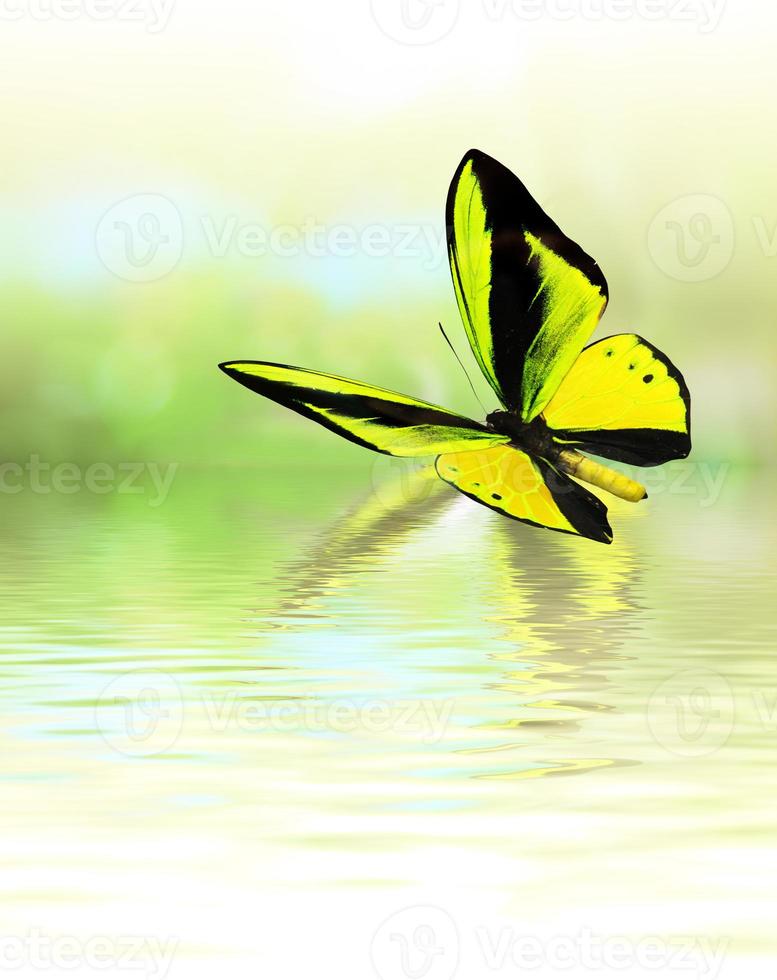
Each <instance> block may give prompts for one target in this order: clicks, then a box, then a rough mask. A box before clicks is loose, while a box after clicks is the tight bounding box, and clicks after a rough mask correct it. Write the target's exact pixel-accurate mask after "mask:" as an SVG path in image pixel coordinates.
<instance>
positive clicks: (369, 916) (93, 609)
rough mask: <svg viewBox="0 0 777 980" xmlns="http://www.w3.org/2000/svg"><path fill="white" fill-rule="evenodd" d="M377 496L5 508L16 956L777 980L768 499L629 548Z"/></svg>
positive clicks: (665, 525) (748, 478)
mask: <svg viewBox="0 0 777 980" xmlns="http://www.w3.org/2000/svg"><path fill="white" fill-rule="evenodd" d="M382 466H383V464H381V465H380V466H370V465H369V464H368V463H365V466H364V468H363V469H354V470H352V471H351V470H348V471H341V470H339V471H334V470H332V471H329V470H327V469H317V470H315V471H314V472H313V473H311V472H310V471H308V470H306V469H304V468H302V467H297V468H294V467H288V468H286V469H276V470H273V472H272V473H271V474H267V473H263V472H261V471H252V470H246V471H239V470H235V471H219V472H208V471H206V470H202V471H188V472H183V471H182V472H180V473H178V474H177V475H176V479H175V481H174V484H173V487H172V490H171V492H170V494H169V496H168V497H167V499H166V500H165V501H164V502H163V503H162V504H161V505H159V506H150V504H149V498H148V496H143V495H135V496H124V497H122V496H115V497H110V498H105V497H99V496H96V495H90V494H87V493H81V494H78V495H76V496H67V497H66V496H63V495H53V494H49V495H46V494H33V493H31V492H24V493H21V494H17V495H9V496H7V497H5V499H4V500H3V509H2V514H1V515H0V526H1V529H2V534H1V536H0V542H1V544H0V548H1V549H2V564H1V565H0V568H1V569H2V576H3V583H2V584H3V596H4V616H3V619H2V658H3V659H2V664H0V676H1V677H2V687H0V692H1V695H2V707H3V712H2V745H3V762H4V764H3V770H2V809H1V810H0V829H1V830H2V841H3V844H2V855H3V877H2V889H3V902H2V922H0V930H1V931H2V935H3V936H6V937H9V936H10V937H27V936H29V935H30V933H31V931H32V930H38V931H39V932H40V933H41V934H43V935H44V936H47V937H54V938H56V937H63V936H68V937H74V938H75V942H76V943H77V944H81V946H80V947H79V948H81V949H83V948H84V944H86V943H88V942H89V940H90V939H93V938H94V937H107V938H108V941H109V943H113V944H114V947H112V948H115V944H116V943H117V942H118V940H119V938H120V937H139V939H140V940H142V941H143V942H145V943H146V946H145V947H144V948H145V951H146V954H147V955H146V959H145V960H142V961H141V960H138V961H137V962H136V963H135V966H136V967H138V968H137V969H136V970H135V972H134V973H132V972H130V975H134V976H143V975H147V976H157V977H159V976H162V975H163V974H164V975H166V976H169V977H173V978H177V977H181V978H187V980H188V978H189V977H192V976H199V975H200V974H202V975H206V974H207V975H211V974H212V971H213V970H214V969H219V970H224V971H225V972H226V973H227V975H231V976H236V977H243V976H245V977H248V976H251V977H256V976H265V975H266V976H273V977H276V978H285V977H289V978H299V977H306V976H327V977H328V976H332V977H335V976H336V977H344V978H350V977H354V978H365V977H366V978H369V977H375V976H377V977H385V978H392V980H393V978H395V977H396V978H404V977H408V978H409V977H421V976H423V977H429V978H431V980H439V978H442V977H450V976H452V975H453V973H452V970H453V969H454V967H456V966H457V967H458V970H459V973H458V975H459V976H462V977H502V976H504V977H508V976H509V977H516V976H519V975H521V974H522V973H524V972H526V971H530V973H531V975H533V976H557V975H559V974H561V975H564V976H578V975H580V976H590V975H591V974H592V973H593V974H594V975H600V976H608V975H613V976H627V977H632V976H653V977H655V976H678V975H679V976H683V977H694V976H699V977H713V976H722V977H737V978H738V977H741V976H742V975H743V971H745V972H746V973H747V975H749V976H759V975H764V976H766V975H768V971H769V969H771V967H770V966H769V964H770V963H773V958H774V953H775V941H774V938H773V936H774V921H775V914H776V913H777V902H775V885H774V881H775V876H776V873H777V851H776V850H775V842H776V839H777V835H776V834H775V830H774V824H775V816H774V815H775V812H776V811H777V779H776V778H775V771H776V770H775V764H774V763H775V758H776V757H777V707H776V706H777V676H776V675H775V671H774V668H773V665H772V663H773V656H774V649H775V628H774V615H773V609H774V594H775V589H774V586H775V575H774V571H775V558H774V555H775V538H776V537H777V534H776V533H775V529H776V528H777V525H776V524H775V521H774V518H773V515H772V514H771V512H770V511H769V510H768V509H767V506H766V501H765V500H763V499H762V498H759V496H758V495H757V493H756V489H757V487H758V486H761V485H763V481H764V479H765V477H764V475H763V474H754V475H752V474H744V473H737V472H735V471H727V472H726V473H725V479H724V480H723V482H722V488H721V490H720V493H719V494H718V495H717V496H716V497H715V498H714V499H713V498H712V496H711V495H710V494H708V493H707V491H706V489H705V486H706V485H705V483H704V480H703V474H702V473H701V472H700V471H699V470H698V468H697V469H696V470H694V472H693V473H692V474H691V478H690V479H689V481H688V482H687V483H686V484H685V489H684V490H681V488H680V486H679V485H678V487H677V488H675V490H673V491H672V492H670V488H669V484H665V486H664V491H663V492H654V493H651V499H650V501H649V503H648V505H647V506H645V507H641V508H632V507H630V506H629V505H625V504H624V505H615V506H613V507H612V512H611V517H612V523H613V527H614V529H615V542H614V544H613V545H612V546H610V547H605V546H602V545H597V544H593V543H588V542H583V541H579V540H576V539H573V538H571V537H567V536H564V535H558V534H550V533H546V532H541V531H535V530H532V529H530V528H524V527H523V526H521V525H517V524H514V523H512V522H509V521H507V520H504V519H499V518H498V517H496V516H492V515H491V514H490V513H489V512H487V511H486V510H484V509H482V508H479V507H477V506H476V505H475V504H473V503H471V502H470V501H468V500H466V499H464V498H462V497H459V496H457V495H456V494H455V493H454V492H453V491H450V490H449V488H447V487H444V486H442V485H441V484H435V483H427V482H425V481H423V480H414V479H411V478H410V477H409V475H408V473H407V472H406V471H404V470H396V471H395V470H392V469H391V468H390V467H388V468H386V467H385V466H384V467H383V468H381V467H382ZM689 488H690V489H689ZM759 500H760V502H759V503H757V504H756V503H754V502H755V501H759ZM154 943H156V944H157V946H158V947H159V948H162V947H164V948H165V949H169V950H170V957H169V959H168V960H165V961H164V962H162V961H161V960H160V961H156V960H155V959H154V956H153V955H152V953H151V952H149V951H151V950H152V949H156V948H157V946H154ZM651 943H653V945H652V946H651V945H650V944H651ZM683 943H684V944H685V945H684V947H683V945H682V944H683ZM166 944H167V945H166ZM618 944H620V945H618ZM681 947H682V948H681ZM619 950H620V952H619ZM651 950H652V953H651ZM532 956H534V957H535V958H534V959H532ZM618 956H620V957H621V958H620V960H619V959H618ZM651 956H652V959H651ZM527 957H528V959H527ZM565 957H566V965H565V961H564V958H565ZM111 962H113V961H111ZM114 967H115V968H116V975H117V976H118V975H126V971H125V970H122V969H119V966H118V964H117V963H113V966H112V967H111V969H109V970H108V973H107V974H106V970H105V969H102V970H98V969H96V968H93V967H92V966H90V965H89V964H84V963H83V962H81V961H79V966H78V968H77V969H76V970H75V971H71V975H73V976H81V975H83V976H92V975H94V976H98V975H99V976H106V975H113V972H112V970H113V968H114ZM25 970H26V971H28V972H29V975H30V976H33V975H39V972H40V971H39V970H37V971H36V970H35V969H34V968H33V967H32V966H30V964H29V962H27V963H26V965H25V966H24V967H23V968H22V969H19V970H17V971H16V972H17V975H26V973H25ZM748 971H749V972H748ZM762 971H763V972H762Z"/></svg>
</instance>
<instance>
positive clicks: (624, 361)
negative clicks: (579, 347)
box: [543, 334, 691, 466]
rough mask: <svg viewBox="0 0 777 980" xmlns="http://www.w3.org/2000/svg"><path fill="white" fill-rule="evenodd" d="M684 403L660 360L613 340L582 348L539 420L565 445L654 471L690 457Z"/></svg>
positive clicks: (630, 339)
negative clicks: (658, 467) (670, 462)
mask: <svg viewBox="0 0 777 980" xmlns="http://www.w3.org/2000/svg"><path fill="white" fill-rule="evenodd" d="M690 404H691V402H690V395H689V394H688V388H687V387H686V384H685V381H684V380H683V377H682V375H681V374H680V372H679V371H678V370H677V368H675V366H674V365H673V364H672V362H671V361H670V360H669V358H668V357H666V355H665V354H662V353H661V351H659V350H657V349H656V348H655V347H653V345H652V344H649V343H648V342H647V341H646V340H643V339H642V338H641V337H638V336H637V335H636V334H617V335H616V336H614V337H605V339H604V340H600V341H597V342H596V343H595V344H591V345H590V346H589V347H586V348H585V350H584V351H583V352H582V354H581V355H580V357H579V358H578V359H577V361H576V362H575V364H574V365H573V366H572V368H571V369H570V371H569V373H568V374H567V375H566V377H565V378H564V380H563V381H562V383H561V386H560V387H559V389H558V391H557V392H556V393H555V395H554V396H553V398H552V399H551V401H550V402H549V404H548V405H547V406H546V408H545V411H544V413H543V415H544V418H545V421H546V423H547V424H548V426H549V427H550V429H551V430H552V432H553V435H554V436H555V437H556V438H557V439H558V440H559V441H560V442H563V443H564V444H566V445H572V446H575V447H576V448H579V449H582V450H583V451H586V450H587V451H588V452H592V453H594V454H596V455H598V456H606V457H607V458H609V459H616V460H620V461H622V462H625V463H634V464H637V465H639V466H657V465H658V464H659V463H665V462H667V460H670V459H679V458H682V457H685V456H687V455H688V453H689V452H690V450H691V437H690Z"/></svg>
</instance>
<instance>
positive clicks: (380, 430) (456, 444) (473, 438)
mask: <svg viewBox="0 0 777 980" xmlns="http://www.w3.org/2000/svg"><path fill="white" fill-rule="evenodd" d="M219 367H220V368H221V370H222V371H224V372H225V373H226V374H228V375H229V376H230V377H231V378H234V379H235V381H239V382H240V384H242V385H245V386H246V388H250V389H251V391H256V392H258V393H259V394H260V395H264V396H265V397H266V398H270V399H272V400H273V401H275V402H278V404H280V405H285V406H286V408H290V409H292V410H293V411H295V412H298V413H299V414H300V415H304V416H305V417H306V418H309V419H312V420H313V421H314V422H318V423H320V424H321V425H323V426H325V427H326V428H327V429H331V430H332V431H333V432H337V433H338V435H341V436H343V437H344V438H345V439H349V440H350V441H351V442H355V443H358V445H360V446H366V447H367V448H368V449H374V450H376V451H377V452H379V453H386V454H387V455H389V456H429V455H436V454H438V453H443V452H461V451H464V450H466V449H474V448H477V447H487V446H493V445H497V444H499V443H504V442H507V441H508V437H507V436H501V435H499V434H498V433H495V432H493V431H491V430H490V429H487V428H486V427H485V426H484V425H481V424H480V423H479V422H473V421H472V420H471V419H467V418H464V417H462V416H460V415H455V414H454V413H453V412H448V411H446V409H444V408H439V407H438V406H436V405H430V404H429V403H428V402H423V401H419V400H418V399H416V398H409V397H408V396H407V395H400V394H397V393H396V392H393V391H387V390H386V389H385V388H376V387H374V386H373V385H368V384H362V383H361V382H359V381H351V380H349V379H348V378H340V377H338V376H337V375H333V374H323V373H322V372H320V371H308V370H305V369H304V368H298V367H290V366H289V365H286V364H272V363H270V362H267V361H227V362H225V363H224V364H220V365H219Z"/></svg>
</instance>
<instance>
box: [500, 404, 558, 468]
mask: <svg viewBox="0 0 777 980" xmlns="http://www.w3.org/2000/svg"><path fill="white" fill-rule="evenodd" d="M486 425H488V427H489V429H493V430H494V431H495V432H500V433H501V434H502V435H505V436H509V437H510V441H511V442H512V443H513V444H514V445H516V446H517V447H518V448H519V449H523V450H524V452H528V453H531V454H532V455H533V456H539V457H541V458H542V459H547V460H554V459H555V457H556V456H558V453H559V447H558V446H557V445H556V444H555V442H554V440H553V437H552V436H551V434H550V430H549V429H548V426H547V425H546V423H545V419H544V418H543V417H542V416H541V415H538V416H537V417H536V418H533V419H532V420H531V422H524V421H523V419H521V418H520V416H518V415H515V414H514V413H513V412H502V411H499V412H491V413H490V415H487V416H486Z"/></svg>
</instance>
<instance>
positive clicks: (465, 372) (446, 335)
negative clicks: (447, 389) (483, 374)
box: [438, 323, 488, 415]
mask: <svg viewBox="0 0 777 980" xmlns="http://www.w3.org/2000/svg"><path fill="white" fill-rule="evenodd" d="M438 326H439V328H440V333H442V335H443V337H445V342H446V344H447V345H448V346H449V347H450V349H451V350H452V351H453V356H454V357H455V358H456V360H457V361H458V362H459V367H460V368H461V370H462V371H463V372H464V377H465V378H466V379H467V381H469V386H470V388H471V389H472V394H473V395H474V396H475V398H477V400H478V404H479V405H480V407H481V408H482V409H483V413H484V414H485V415H487V414H488V412H487V411H486V406H485V405H484V404H483V402H482V401H480V395H478V393H477V392H476V391H475V386H474V385H473V384H472V378H470V376H469V375H468V374H467V369H466V368H465V367H464V365H463V363H462V361H461V358H460V357H459V355H458V354H457V353H456V348H455V347H454V346H453V344H452V343H451V341H450V338H449V337H448V334H447V333H446V332H445V330H444V329H443V325H442V324H441V323H440V324H438Z"/></svg>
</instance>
